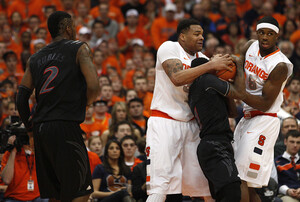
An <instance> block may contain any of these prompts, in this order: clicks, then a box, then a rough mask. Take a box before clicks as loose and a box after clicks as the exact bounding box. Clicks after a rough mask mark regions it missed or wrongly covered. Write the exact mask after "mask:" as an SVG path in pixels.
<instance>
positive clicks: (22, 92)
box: [16, 85, 32, 131]
mask: <svg viewBox="0 0 300 202" xmlns="http://www.w3.org/2000/svg"><path fill="white" fill-rule="evenodd" d="M31 94H32V90H30V89H29V88H27V87H26V86H22V85H20V86H19V89H18V94H17V101H16V105H17V109H18V111H19V114H20V117H21V120H22V122H23V123H24V125H25V127H26V129H27V131H31V130H32V123H31V121H29V117H30V108H29V103H28V100H29V98H30V95H31Z"/></svg>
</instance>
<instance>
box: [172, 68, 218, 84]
mask: <svg viewBox="0 0 300 202" xmlns="http://www.w3.org/2000/svg"><path fill="white" fill-rule="evenodd" d="M211 70H212V68H211V66H210V62H208V63H206V64H203V65H200V66H197V67H195V68H190V69H186V70H182V71H178V72H176V73H174V74H173V75H172V77H171V81H172V82H173V84H174V85H175V86H182V85H185V84H190V83H192V82H193V81H194V80H195V79H196V78H198V77H199V76H201V75H203V74H205V73H208V72H209V71H211Z"/></svg>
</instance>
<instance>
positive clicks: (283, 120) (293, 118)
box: [281, 116, 298, 128]
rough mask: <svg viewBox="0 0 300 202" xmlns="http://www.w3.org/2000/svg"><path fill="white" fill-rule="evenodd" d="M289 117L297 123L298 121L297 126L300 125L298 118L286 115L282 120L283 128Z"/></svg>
mask: <svg viewBox="0 0 300 202" xmlns="http://www.w3.org/2000/svg"><path fill="white" fill-rule="evenodd" d="M288 119H292V120H294V121H295V123H296V125H297V127H298V121H297V119H296V118H295V117H292V116H289V117H286V118H284V119H282V121H281V128H282V127H283V123H284V122H285V121H286V120H288Z"/></svg>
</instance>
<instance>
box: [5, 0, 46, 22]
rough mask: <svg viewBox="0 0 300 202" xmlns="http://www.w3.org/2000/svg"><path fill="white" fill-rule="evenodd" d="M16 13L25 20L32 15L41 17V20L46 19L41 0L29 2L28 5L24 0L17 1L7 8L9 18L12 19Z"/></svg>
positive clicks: (30, 0)
mask: <svg viewBox="0 0 300 202" xmlns="http://www.w3.org/2000/svg"><path fill="white" fill-rule="evenodd" d="M16 11H17V12H19V13H20V14H21V16H22V18H23V19H26V18H28V17H30V16H32V15H37V16H39V18H40V20H42V19H43V18H44V14H43V10H42V4H41V1H40V0H29V2H28V4H26V3H25V1H24V0H15V1H14V2H13V3H12V4H11V5H10V6H9V7H8V8H7V16H8V18H10V17H11V15H12V14H13V13H14V12H16Z"/></svg>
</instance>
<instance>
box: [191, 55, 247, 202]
mask: <svg viewBox="0 0 300 202" xmlns="http://www.w3.org/2000/svg"><path fill="white" fill-rule="evenodd" d="M206 62H208V60H207V59H205V58H197V59H194V60H193V61H192V65H191V67H195V66H198V65H202V64H204V63H206ZM242 71H243V70H242V69H241V62H240V61H239V67H238V73H237V76H236V79H235V83H234V85H232V84H230V83H229V82H226V81H222V80H220V79H218V78H217V77H216V76H214V75H212V74H204V75H202V76H200V77H198V78H197V79H195V81H194V82H193V84H192V85H191V87H190V90H189V106H190V108H191V110H192V112H193V113H194V115H195V118H196V119H197V122H198V124H199V126H200V129H201V132H200V138H201V142H200V144H199V146H198V149H197V155H198V160H199V163H200V166H201V168H202V170H203V173H204V175H205V176H206V178H207V179H208V182H209V188H210V192H211V195H212V197H213V198H215V199H216V200H217V201H224V202H225V201H226V202H239V201H240V199H241V190H240V179H239V177H238V176H237V175H238V171H237V168H236V166H235V163H234V155H233V148H232V146H231V141H232V140H233V133H232V131H231V130H230V126H229V121H228V116H229V115H233V114H235V113H236V107H235V103H234V101H233V99H230V98H242V96H243V92H245V85H244V84H243V83H244V80H243V72H242ZM232 112H235V113H232Z"/></svg>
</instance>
